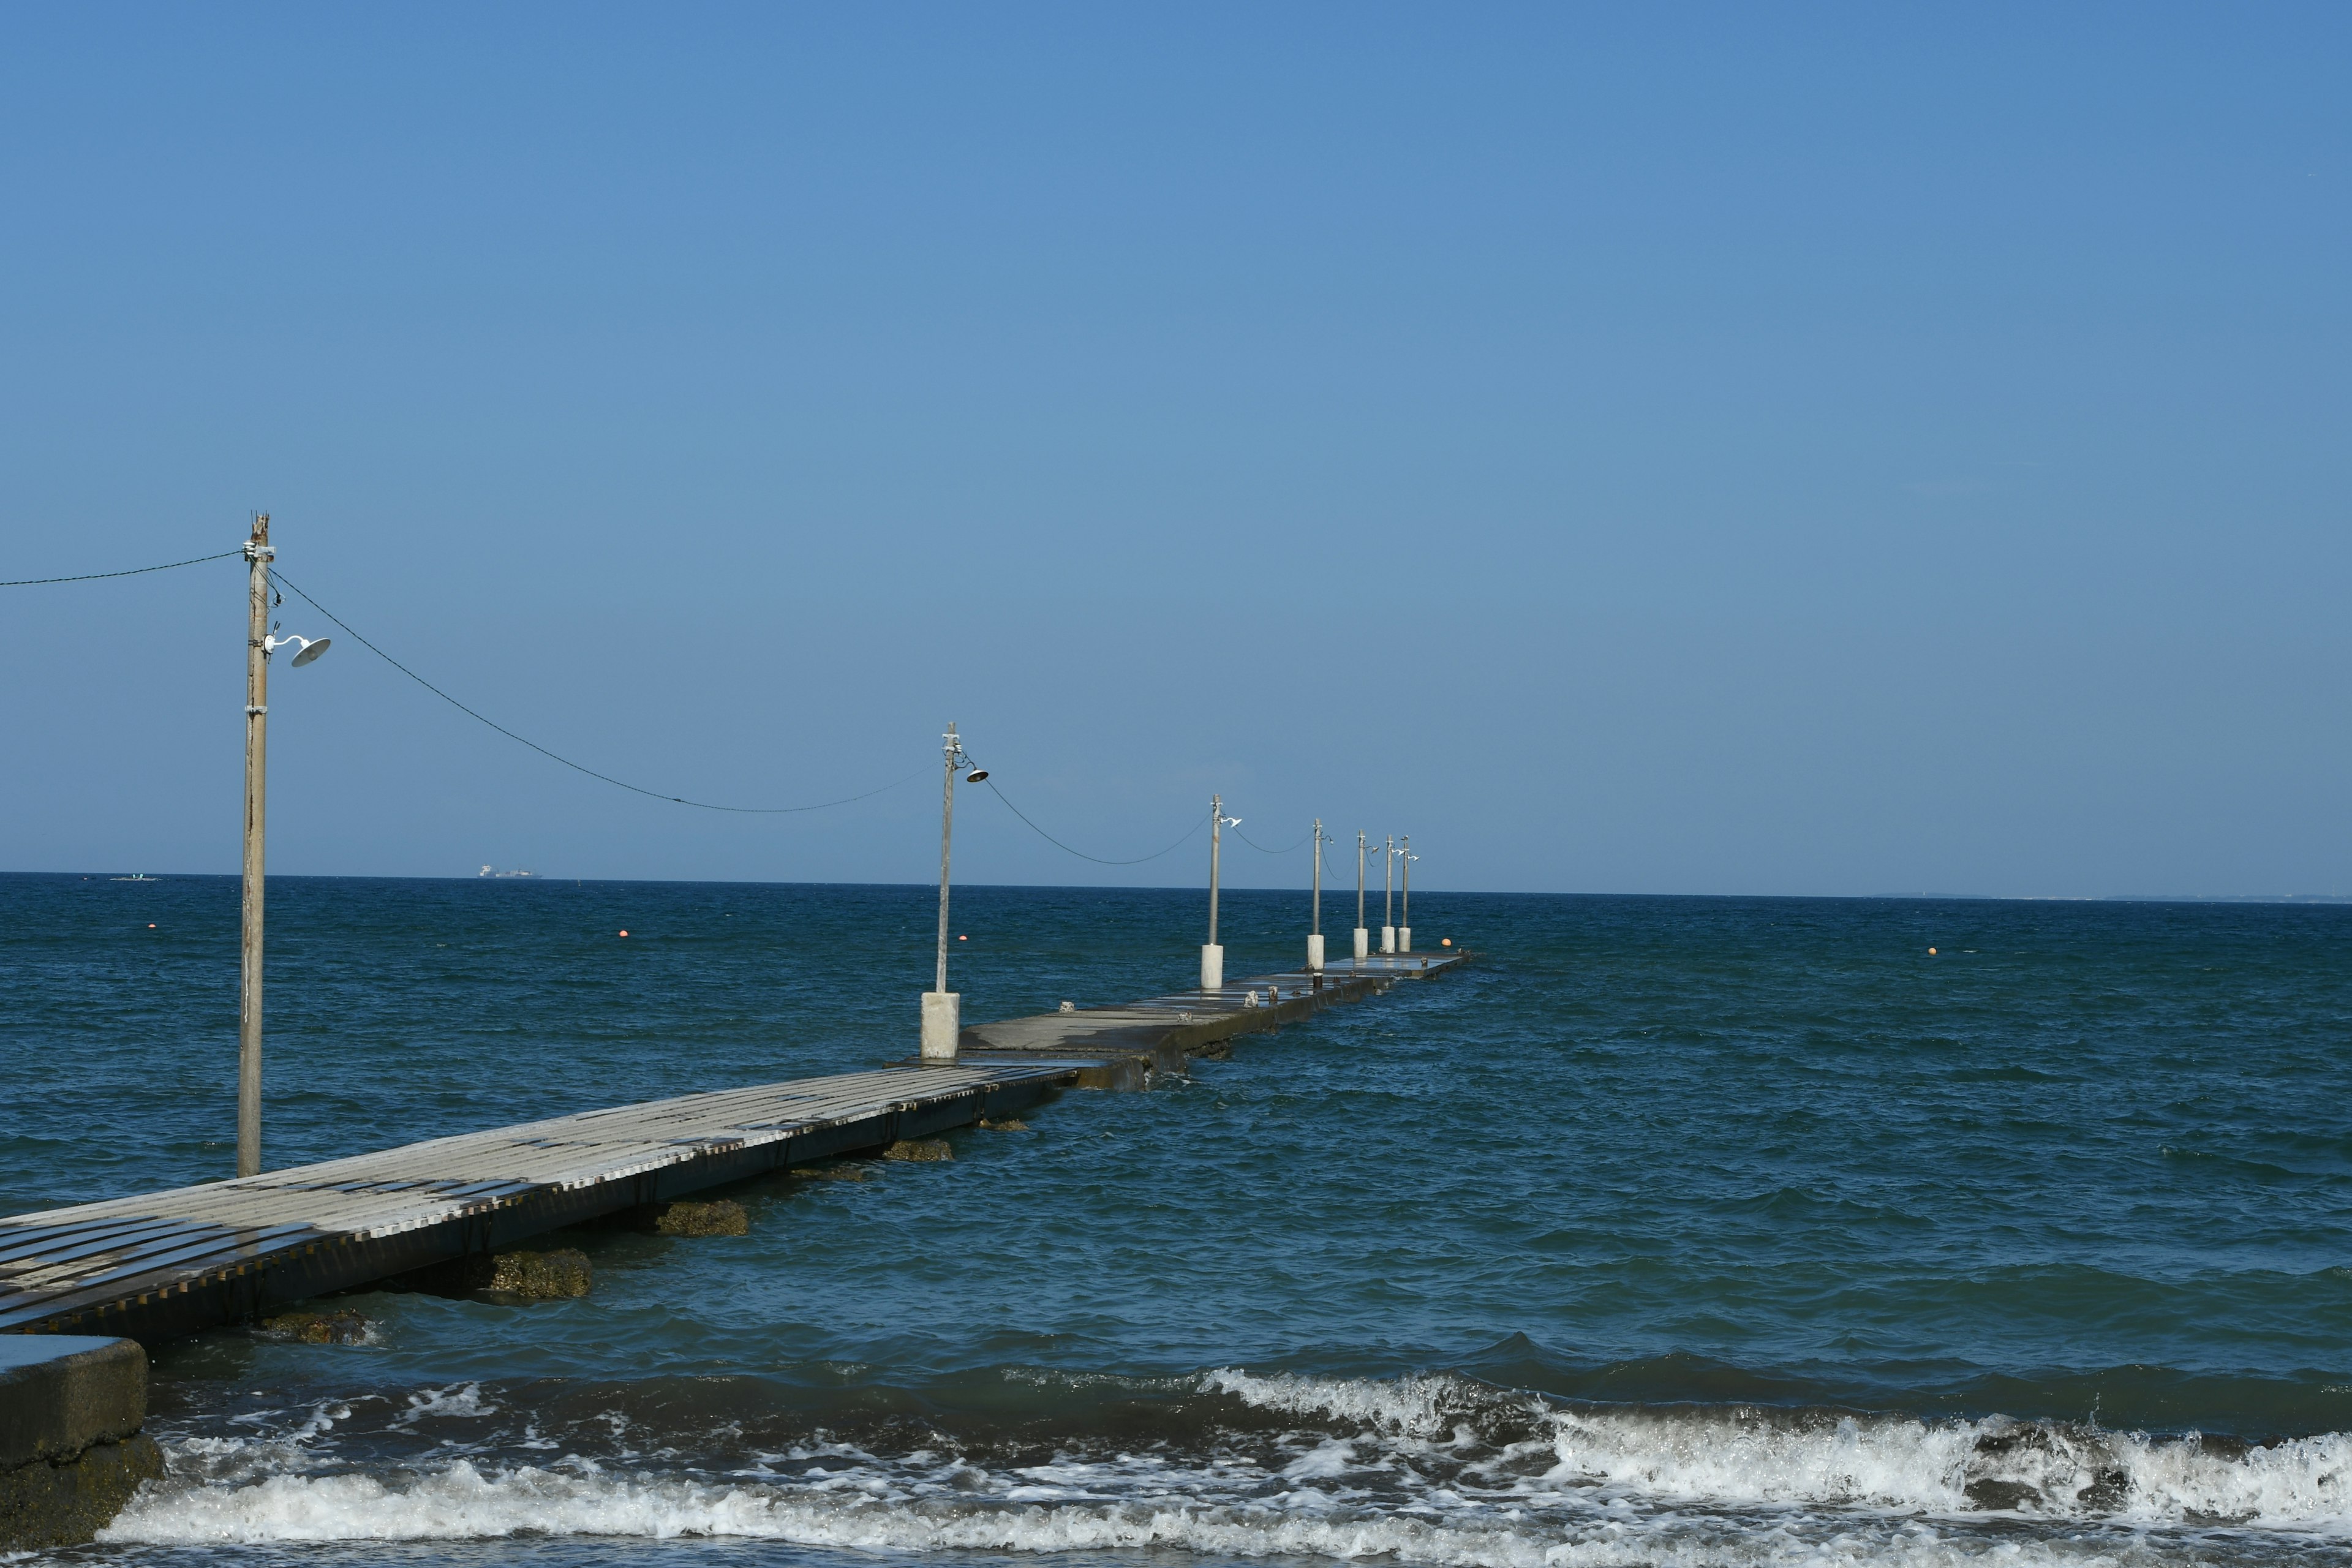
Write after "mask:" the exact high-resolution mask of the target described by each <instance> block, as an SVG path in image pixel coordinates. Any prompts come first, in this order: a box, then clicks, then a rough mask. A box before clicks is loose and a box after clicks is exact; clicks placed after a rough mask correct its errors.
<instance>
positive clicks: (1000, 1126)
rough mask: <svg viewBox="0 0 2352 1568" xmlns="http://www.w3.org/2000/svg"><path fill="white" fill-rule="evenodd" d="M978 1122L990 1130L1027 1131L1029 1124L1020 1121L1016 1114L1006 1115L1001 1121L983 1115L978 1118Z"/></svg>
mask: <svg viewBox="0 0 2352 1568" xmlns="http://www.w3.org/2000/svg"><path fill="white" fill-rule="evenodd" d="M980 1124H981V1126H982V1127H983V1128H985V1129H987V1130H988V1131H991V1132H1026V1131H1029V1124H1028V1123H1027V1122H1026V1121H1022V1120H1021V1119H1020V1118H1019V1117H1017V1116H1008V1117H1006V1118H1004V1119H1003V1121H990V1120H989V1119H988V1118H987V1117H985V1116H983V1117H982V1118H981V1119H980Z"/></svg>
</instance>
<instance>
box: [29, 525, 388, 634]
mask: <svg viewBox="0 0 2352 1568" xmlns="http://www.w3.org/2000/svg"><path fill="white" fill-rule="evenodd" d="M244 553H245V547H244V546H243V545H239V546H237V547H236V549H235V550H224V551H222V552H220V553H219V554H217V555H191V556H189V557H188V558H187V559H186V560H185V561H166V562H164V563H163V564H162V565H161V566H133V567H131V569H130V570H129V571H127V572H84V573H82V574H80V575H79V576H74V577H20V578H18V579H17V580H16V582H14V583H0V588H37V587H39V586H40V585H41V584H44V583H95V582H97V581H98V580H99V579H100V577H136V576H138V575H139V574H141V573H142V572H169V571H170V570H172V568H173V567H174V566H194V565H196V564H198V563H202V562H205V561H226V560H227V559H228V558H229V557H230V556H232V555H242V554H244ZM320 614H321V615H323V614H325V612H324V611H320ZM352 636H353V637H357V636H359V634H358V633H357V632H353V633H352Z"/></svg>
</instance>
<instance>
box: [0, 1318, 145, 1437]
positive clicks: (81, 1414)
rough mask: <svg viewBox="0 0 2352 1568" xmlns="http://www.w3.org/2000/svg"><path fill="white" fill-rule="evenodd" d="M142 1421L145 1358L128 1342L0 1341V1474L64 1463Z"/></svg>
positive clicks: (17, 1337) (24, 1337)
mask: <svg viewBox="0 0 2352 1568" xmlns="http://www.w3.org/2000/svg"><path fill="white" fill-rule="evenodd" d="M146 1419H147V1352H145V1351H143V1350H142V1349H140V1348H139V1343H138V1342H137V1341H135V1340H111V1339H91V1338H88V1337H85V1336H83V1335H79V1334H0V1470H10V1469H14V1468H16V1467H17V1466H19V1465H25V1464H30V1463H31V1462H32V1461H33V1460H35V1459H70V1458H73V1457H74V1456H75V1455H76V1454H79V1453H80V1452H81V1451H82V1450H83V1449H84V1448H87V1447H89V1446H90V1445H91V1444H93V1443H116V1442H120V1441H121V1440H122V1439H123V1438H125V1437H128V1436H131V1435H132V1434H133V1433H135V1432H137V1431H138V1430H139V1426H140V1423H142V1421H144V1420H146Z"/></svg>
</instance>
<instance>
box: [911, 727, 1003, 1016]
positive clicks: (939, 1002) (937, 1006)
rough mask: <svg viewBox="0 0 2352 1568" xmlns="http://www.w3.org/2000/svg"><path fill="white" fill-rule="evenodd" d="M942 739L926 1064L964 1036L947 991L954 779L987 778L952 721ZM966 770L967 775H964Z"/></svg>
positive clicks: (957, 1006) (957, 1005) (957, 999)
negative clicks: (936, 954) (936, 960)
mask: <svg viewBox="0 0 2352 1568" xmlns="http://www.w3.org/2000/svg"><path fill="white" fill-rule="evenodd" d="M941 739H942V740H944V741H946V742H947V746H946V756H947V776H946V778H945V780H944V781H943V782H942V784H941V785H940V968H939V981H938V984H937V985H936V986H934V987H933V988H932V989H931V990H929V991H926V992H924V993H923V1047H922V1059H923V1060H925V1061H927V1062H951V1061H953V1060H955V1055H956V1040H957V1038H958V1037H960V1036H961V1034H962V1033H963V1011H962V1009H963V997H962V994H961V993H959V992H954V991H950V990H949V989H948V851H949V849H950V847H952V845H953V844H954V841H955V786H956V775H957V774H958V773H963V775H964V782H965V783H966V784H978V783H979V782H980V781H981V780H982V779H984V778H986V777H987V776H988V770H987V769H986V768H975V767H972V765H971V758H970V757H968V756H966V755H964V751H963V742H961V741H960V740H958V739H956V727H955V722H954V721H952V720H950V721H949V722H948V732H947V733H946V734H945V735H944V736H942V737H941ZM967 768H969V769H971V771H970V772H969V773H965V771H964V770H966V769H967Z"/></svg>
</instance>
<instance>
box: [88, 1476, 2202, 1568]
mask: <svg viewBox="0 0 2352 1568" xmlns="http://www.w3.org/2000/svg"><path fill="white" fill-rule="evenodd" d="M523 1532H531V1533H551V1534H573V1535H600V1536H635V1537H640V1538H650V1539H667V1538H671V1537H676V1536H687V1535H702V1536H739V1537H750V1538H754V1539H765V1540H776V1541H787V1542H795V1543H798V1544H802V1545H811V1546H830V1547H844V1548H851V1549H857V1550H863V1551H896V1552H929V1551H942V1550H963V1551H990V1552H1083V1551H1105V1550H1134V1549H1137V1548H1142V1547H1162V1548H1166V1547H1174V1548H1181V1549H1187V1550H1191V1551H1194V1552H1210V1553H1217V1554H1223V1555H1227V1556H1239V1557H1273V1556H1313V1557H1325V1558H1332V1557H1338V1558H1357V1557H1378V1556H1390V1557H1393V1558H1395V1559H1397V1560H1399V1561H1402V1562H1408V1563H1419V1564H1429V1565H1431V1568H1637V1565H1643V1564H1665V1565H1670V1568H1717V1565H1721V1568H1748V1565H1755V1568H1772V1565H1780V1564H1811V1563H1821V1564H1825V1565H1826V1564H1838V1563H1864V1562H1866V1563H1887V1564H1895V1565H1900V1568H1950V1565H1954V1564H1965V1563H1974V1562H1977V1561H1979V1560H1980V1559H1986V1560H1990V1559H1998V1560H1999V1561H2000V1563H2002V1564H2003V1565H2004V1568H2039V1565H2041V1564H2052V1565H2062V1564H2063V1565H2066V1568H2091V1565H2099V1564H2108V1563H2126V1562H2134V1561H2140V1562H2147V1563H2159V1562H2164V1561H2167V1560H2168V1554H2166V1553H2163V1552H2159V1551H2154V1550H2151V1549H2149V1548H2148V1547H2147V1545H2146V1544H2145V1543H2134V1542H2129V1541H2128V1540H2123V1541H2116V1542H2109V1543H2107V1544H2106V1545H2105V1546H2102V1547H2090V1546H2086V1545H2085V1544H2084V1543H2083V1542H2078V1541H2071V1540H2050V1541H2038V1542H2003V1543H2000V1544H1999V1545H1997V1546H1996V1545H1995V1544H1993V1543H1990V1542H1984V1541H1981V1540H1975V1539H1969V1538H1966V1537H1959V1538H1954V1537H1951V1536H1948V1535H1945V1534H1939V1533H1938V1532H1937V1531H1932V1530H1924V1529H1919V1528H1916V1527H1909V1528H1901V1527H1889V1526H1887V1525H1885V1524H1883V1523H1874V1524H1868V1525H1864V1526H1862V1527H1859V1528H1848V1529H1844V1530H1839V1531H1828V1532H1814V1533H1807V1532H1804V1531H1795V1530H1790V1529H1786V1528H1779V1529H1766V1530H1738V1529H1733V1528H1728V1527H1727V1526H1726V1525H1725V1524H1724V1523H1723V1522H1722V1521H1713V1522H1709V1523H1706V1524H1698V1525H1693V1524H1688V1523H1682V1522H1679V1521H1677V1522H1674V1523H1669V1524H1664V1525H1662V1527H1661V1528H1658V1529H1654V1530H1638V1529H1628V1528H1626V1527H1625V1526H1624V1525H1623V1524H1622V1523H1621V1522H1617V1521H1594V1522H1592V1523H1591V1524H1590V1525H1588V1526H1585V1527H1583V1528H1580V1529H1576V1530H1571V1531H1559V1530H1548V1529H1544V1528H1541V1527H1539V1526H1535V1525H1532V1524H1530V1522H1529V1521H1524V1520H1507V1519H1496V1520H1495V1521H1492V1522H1491V1523H1486V1524H1476V1523H1457V1522H1454V1521H1447V1520H1444V1519H1443V1518H1424V1517H1411V1516H1402V1515H1386V1516H1383V1515H1378V1514H1350V1513H1344V1512H1330V1511H1324V1510H1316V1511H1309V1512H1304V1513H1298V1512H1286V1511H1283V1510H1276V1509H1266V1508H1251V1507H1235V1506H1230V1505H1217V1504H1202V1503H1190V1502H1174V1503H1160V1504H1144V1503H1090V1504H1058V1505H1052V1506H1043V1507H1040V1506H1026V1507H1010V1508H1007V1507H994V1506H987V1505H978V1504H970V1503H965V1504H960V1505H940V1504H928V1503H913V1504H909V1503H905V1502H878V1501H875V1500H871V1499H866V1498H862V1497H849V1498H844V1497H839V1496H835V1495H827V1494H811V1493H807V1492H793V1491H787V1490H782V1489H777V1488H773V1487H770V1486H763V1485H757V1484H724V1483H722V1484H704V1483H698V1482H689V1481H677V1480H671V1481H629V1480H617V1479H609V1478H604V1477H580V1476H567V1475H559V1474H556V1473H553V1472H551V1471H547V1470H541V1469H536V1468H528V1467H526V1468H519V1469H515V1470H512V1471H508V1472H505V1473H503V1474H497V1475H486V1474H484V1473H483V1472H481V1471H479V1470H478V1469H476V1468H474V1467H473V1466H472V1465H470V1464H467V1463H464V1462H459V1463H457V1464H456V1465H453V1466H451V1467H450V1468H448V1469H446V1470H443V1471H440V1472H438V1473H436V1474H433V1475H429V1476H425V1477H422V1478H419V1479H416V1480H415V1481H414V1482H412V1483H410V1484H407V1485H404V1486H397V1487H395V1486H389V1485H386V1484H385V1483H383V1482H382V1481H379V1480H376V1479H372V1478H369V1477H364V1476H332V1477H295V1476H279V1477H274V1478H272V1479H269V1480H267V1481H264V1482H261V1483H260V1484H258V1485H255V1486H248V1487H241V1488H236V1489H219V1488H208V1489H195V1490H194V1491H182V1492H177V1493H158V1494H150V1495H148V1496H144V1497H142V1498H141V1499H140V1500H139V1501H138V1502H137V1503H135V1504H134V1505H133V1506H132V1507H131V1510H128V1511H127V1512H126V1513H124V1514H123V1515H122V1516H121V1518H120V1519H118V1520H117V1521H115V1523H114V1524H113V1525H112V1526H111V1527H110V1529H108V1530H107V1531H105V1532H104V1533H103V1534H102V1536H101V1537H100V1539H101V1540H102V1541H105V1542H110V1543H148V1544H164V1543H169V1544H236V1543H258V1542H321V1541H354V1540H359V1541H436V1540H443V1541H446V1540H479V1539H495V1538H499V1537H503V1536H509V1535H514V1534H518V1533H523Z"/></svg>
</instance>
